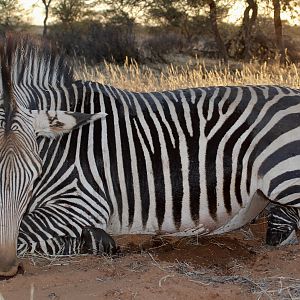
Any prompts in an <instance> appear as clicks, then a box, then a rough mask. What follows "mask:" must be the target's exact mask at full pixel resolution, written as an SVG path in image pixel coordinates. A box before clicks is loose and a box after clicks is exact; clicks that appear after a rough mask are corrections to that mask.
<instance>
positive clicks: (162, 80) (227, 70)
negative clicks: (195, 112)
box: [76, 60, 300, 91]
mask: <svg viewBox="0 0 300 300" xmlns="http://www.w3.org/2000/svg"><path fill="white" fill-rule="evenodd" d="M213 63H214V64H213ZM76 77H77V78H78V79H84V80H92V81H97V82H100V83H104V84H109V85H113V86H115V87H118V88H122V89H127V90H132V91H159V90H173V89H178V88H187V87H201V86H217V85H245V84H249V85H256V84H258V85H259V84H274V85H281V86H289V87H294V88H300V67H299V66H296V65H295V64H291V65H289V66H286V67H281V66H280V65H279V64H278V63H273V64H267V63H264V64H259V63H257V62H252V63H249V64H242V63H232V64H230V65H229V66H227V67H225V66H224V65H221V64H218V63H216V62H213V61H206V62H204V61H203V60H196V61H193V62H191V61H189V62H187V63H185V64H181V65H172V64H170V65H162V64H158V65H153V66H152V67H149V66H144V65H139V64H137V63H136V62H131V63H129V62H126V63H125V64H124V65H123V66H119V65H116V64H111V63H104V64H102V65H100V66H95V67H90V66H87V65H85V64H80V65H79V66H78V68H77V69H76Z"/></svg>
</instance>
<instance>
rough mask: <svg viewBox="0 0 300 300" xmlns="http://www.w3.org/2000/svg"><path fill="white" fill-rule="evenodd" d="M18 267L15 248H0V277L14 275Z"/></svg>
mask: <svg viewBox="0 0 300 300" xmlns="http://www.w3.org/2000/svg"><path fill="white" fill-rule="evenodd" d="M19 265H20V264H19V261H18V259H17V253H16V247H15V246H8V247H0V277H11V276H14V275H16V274H17V273H18V270H19Z"/></svg>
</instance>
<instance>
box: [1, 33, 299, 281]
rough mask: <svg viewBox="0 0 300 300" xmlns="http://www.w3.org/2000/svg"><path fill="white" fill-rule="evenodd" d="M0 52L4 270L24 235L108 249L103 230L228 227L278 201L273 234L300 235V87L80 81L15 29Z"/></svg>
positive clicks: (34, 246) (33, 246) (52, 245)
mask: <svg viewBox="0 0 300 300" xmlns="http://www.w3.org/2000/svg"><path fill="white" fill-rule="evenodd" d="M0 59H1V72H0V73H1V74H0V75H1V79H0V91H1V103H0V104H1V108H0V156H1V159H0V177H1V180H0V275H2V276H11V275H14V274H15V273H16V271H17V266H18V264H17V259H16V252H17V247H18V251H19V253H24V252H26V251H28V252H35V251H38V252H42V253H45V254H74V253H80V252H88V253H95V254H96V253H99V252H101V251H105V252H108V253H111V252H113V251H114V250H115V243H114V241H113V239H112V238H111V237H110V236H109V235H108V233H107V232H109V233H112V234H121V233H152V234H153V233H159V234H163V233H169V234H170V233H171V234H174V235H176V234H177V235H203V234H217V233H223V232H228V231H231V230H234V229H237V228H239V227H241V226H243V225H245V224H246V223H248V222H249V221H251V220H252V219H253V218H254V217H256V216H257V215H258V214H259V213H260V212H261V211H262V210H263V209H264V208H265V206H266V205H267V204H268V203H269V202H270V201H271V202H272V203H274V204H278V205H276V206H275V207H274V208H273V210H272V213H271V217H270V218H269V223H268V231H267V243H268V244H270V245H282V244H285V243H288V242H289V241H290V240H291V239H293V238H294V237H295V229H296V228H297V224H298V222H299V210H298V206H299V203H300V91H299V90H295V89H290V88H283V87H278V86H244V87H222V86H220V87H208V88H194V89H185V90H175V91H166V92H162V93H158V92H155V93H133V92H128V91H123V90H119V89H116V88H114V87H111V86H107V85H101V84H99V83H95V82H82V81H74V79H73V75H72V69H71V67H70V66H69V65H68V64H67V63H66V61H65V60H63V59H62V58H61V57H59V56H56V55H54V54H53V53H51V51H50V50H49V49H48V48H47V47H44V46H41V45H39V46H38V45H37V44H35V43H33V42H31V41H29V40H26V39H20V40H16V39H14V38H12V37H7V38H6V39H3V40H2V43H1V47H0ZM17 243H18V246H17Z"/></svg>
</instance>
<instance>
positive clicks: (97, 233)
mask: <svg viewBox="0 0 300 300" xmlns="http://www.w3.org/2000/svg"><path fill="white" fill-rule="evenodd" d="M80 244H81V245H80V253H82V254H85V253H88V254H94V255H98V254H103V253H107V254H114V253H116V252H117V247H116V243H115V241H114V240H113V238H112V237H111V236H110V235H109V234H108V233H106V232H105V231H104V230H103V229H100V228H95V227H85V228H83V230H82V233H81V241H80Z"/></svg>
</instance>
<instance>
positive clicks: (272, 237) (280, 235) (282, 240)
mask: <svg viewBox="0 0 300 300" xmlns="http://www.w3.org/2000/svg"><path fill="white" fill-rule="evenodd" d="M266 243H267V245H269V246H285V245H297V244H298V243H299V242H298V238H297V235H296V230H295V229H294V230H292V231H286V232H282V231H277V230H274V229H268V230H267V237H266Z"/></svg>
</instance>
